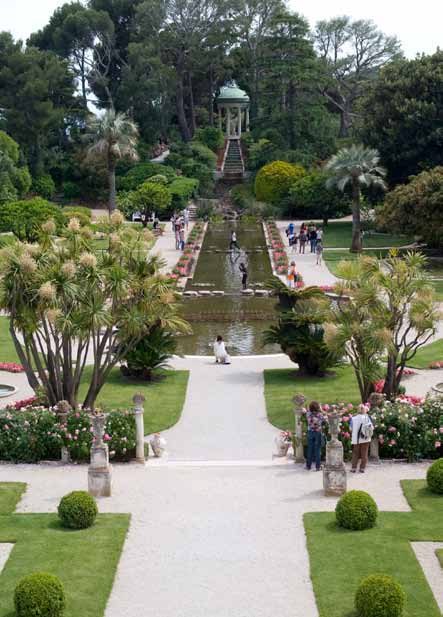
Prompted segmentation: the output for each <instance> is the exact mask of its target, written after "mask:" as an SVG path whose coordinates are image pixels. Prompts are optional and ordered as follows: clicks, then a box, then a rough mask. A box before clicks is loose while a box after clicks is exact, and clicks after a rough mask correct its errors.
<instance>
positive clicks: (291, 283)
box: [286, 261, 297, 289]
mask: <svg viewBox="0 0 443 617" xmlns="http://www.w3.org/2000/svg"><path fill="white" fill-rule="evenodd" d="M286 278H287V281H288V287H290V288H291V289H294V288H295V279H296V278H297V266H296V265H295V261H291V265H290V266H289V268H288V274H287V275H286Z"/></svg>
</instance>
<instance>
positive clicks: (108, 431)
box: [0, 405, 136, 463]
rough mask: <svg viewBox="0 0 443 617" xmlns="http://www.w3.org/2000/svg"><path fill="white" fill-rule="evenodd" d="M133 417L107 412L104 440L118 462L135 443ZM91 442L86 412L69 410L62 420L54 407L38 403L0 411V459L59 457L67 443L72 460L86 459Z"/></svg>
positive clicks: (131, 451) (22, 460)
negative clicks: (37, 404)
mask: <svg viewBox="0 0 443 617" xmlns="http://www.w3.org/2000/svg"><path fill="white" fill-rule="evenodd" d="M135 431H136V429H135V419H134V416H133V415H132V414H131V413H130V412H129V411H112V412H110V413H109V414H108V415H107V418H106V426H105V435H104V441H106V442H108V445H109V455H110V457H111V458H114V459H115V460H119V461H128V460H130V459H131V458H133V456H134V453H135V445H136V433H135ZM92 442H93V435H92V428H91V422H90V419H89V415H88V413H87V412H86V411H82V410H78V411H71V412H70V413H68V416H67V420H66V422H65V423H62V422H61V421H60V416H58V415H57V412H56V411H55V410H54V409H48V408H45V407H41V406H35V405H34V406H32V405H30V406H22V407H21V408H20V409H16V408H15V406H13V405H11V406H10V407H7V408H6V409H4V410H2V411H0V460H4V461H12V462H14V463H37V462H39V461H43V460H60V457H61V448H62V446H66V447H67V448H68V450H69V454H70V456H71V459H72V460H73V461H89V451H90V448H91V444H92Z"/></svg>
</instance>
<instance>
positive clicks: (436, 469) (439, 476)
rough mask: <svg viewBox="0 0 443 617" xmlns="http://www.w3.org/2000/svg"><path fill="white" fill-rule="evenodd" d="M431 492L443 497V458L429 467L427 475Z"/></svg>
mask: <svg viewBox="0 0 443 617" xmlns="http://www.w3.org/2000/svg"><path fill="white" fill-rule="evenodd" d="M426 480H427V482H428V487H429V490H431V491H432V492H433V493H437V494H438V495H443V458H439V459H438V460H437V461H435V463H432V465H431V466H430V467H429V469H428V472H427V474H426Z"/></svg>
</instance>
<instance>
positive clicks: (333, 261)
mask: <svg viewBox="0 0 443 617" xmlns="http://www.w3.org/2000/svg"><path fill="white" fill-rule="evenodd" d="M387 253H388V251H387V250H384V249H381V250H378V251H377V250H370V251H364V255H370V256H372V257H377V259H383V258H384V257H386V255H387ZM359 256H360V255H359V254H358V253H350V252H349V251H328V250H325V252H324V253H323V259H324V260H325V263H326V265H327V266H328V268H329V271H330V272H332V274H334V275H335V276H338V272H337V267H338V264H339V263H340V262H341V261H343V260H345V261H355V260H356V259H358V258H359Z"/></svg>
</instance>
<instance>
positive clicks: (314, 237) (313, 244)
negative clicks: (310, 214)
mask: <svg viewBox="0 0 443 617" xmlns="http://www.w3.org/2000/svg"><path fill="white" fill-rule="evenodd" d="M309 242H310V244H311V253H315V247H316V245H317V228H316V227H315V225H313V226H312V227H311V229H310V231H309Z"/></svg>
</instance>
